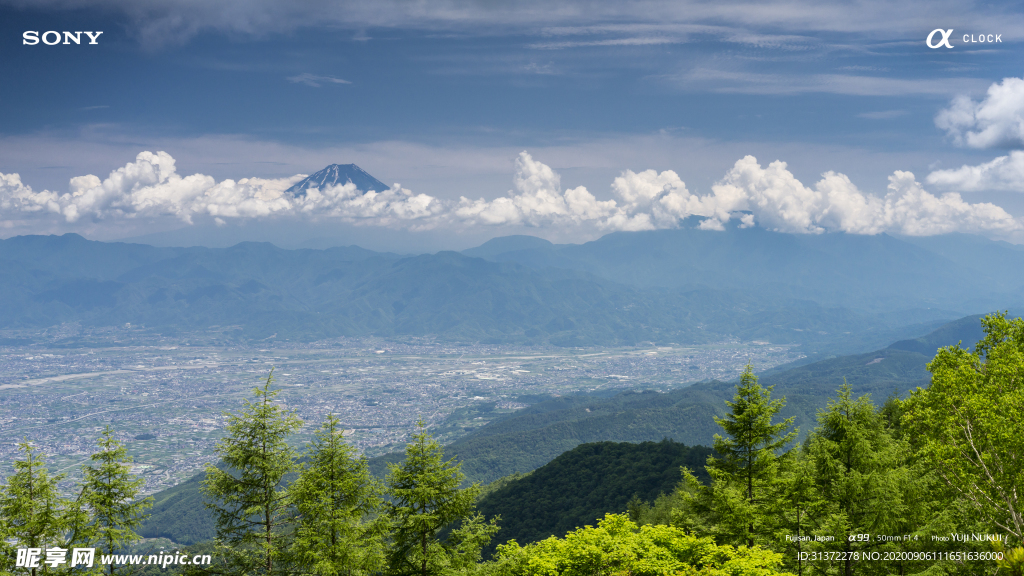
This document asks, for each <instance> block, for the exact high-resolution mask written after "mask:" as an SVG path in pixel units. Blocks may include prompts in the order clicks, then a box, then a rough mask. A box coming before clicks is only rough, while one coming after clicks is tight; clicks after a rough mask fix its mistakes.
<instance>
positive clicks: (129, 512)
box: [82, 426, 153, 574]
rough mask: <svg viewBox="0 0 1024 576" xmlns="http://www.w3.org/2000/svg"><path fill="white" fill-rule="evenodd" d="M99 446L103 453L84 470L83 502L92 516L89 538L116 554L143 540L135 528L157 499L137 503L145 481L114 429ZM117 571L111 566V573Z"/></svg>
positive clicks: (109, 429) (110, 552)
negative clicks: (137, 471)
mask: <svg viewBox="0 0 1024 576" xmlns="http://www.w3.org/2000/svg"><path fill="white" fill-rule="evenodd" d="M97 444H98V445H99V447H100V450H99V451H98V452H96V453H95V454H93V455H92V456H91V457H90V460H92V462H93V464H91V465H88V466H85V467H84V469H83V472H84V481H83V486H82V488H83V492H82V493H83V500H84V503H85V504H86V505H87V506H88V507H89V510H90V513H91V516H92V521H91V522H90V523H89V528H90V530H89V538H90V539H91V540H92V541H93V542H95V543H96V544H97V545H98V547H99V548H100V549H101V550H106V552H107V553H108V554H114V553H115V552H116V551H117V550H119V549H121V548H123V547H125V546H128V545H130V544H132V543H134V542H136V541H138V540H139V538H140V536H139V535H138V534H136V533H135V529H136V528H138V527H139V526H140V525H141V524H142V522H143V520H145V519H146V516H147V514H145V511H146V509H148V508H149V507H150V506H152V505H153V499H152V498H145V499H142V500H136V498H137V497H138V494H139V490H140V489H141V488H142V486H143V484H145V481H144V480H143V479H142V478H138V477H136V476H134V475H132V473H131V469H130V468H129V466H128V465H129V464H131V463H132V458H131V456H129V455H128V451H127V450H126V449H125V447H124V445H123V444H122V443H121V442H120V441H119V440H118V439H117V438H115V437H114V431H113V430H112V429H111V428H110V426H107V427H106V428H105V429H104V430H103V434H102V435H101V436H100V439H99V441H98V442H97ZM114 569H115V566H114V564H110V568H109V570H110V574H113V573H114Z"/></svg>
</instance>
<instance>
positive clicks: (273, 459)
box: [202, 370, 302, 575]
mask: <svg viewBox="0 0 1024 576" xmlns="http://www.w3.org/2000/svg"><path fill="white" fill-rule="evenodd" d="M273 380H274V376H273V370H271V373H270V375H268V376H267V381H266V383H265V384H264V385H263V386H262V387H257V388H254V389H253V398H252V399H251V400H246V401H245V404H244V406H243V407H242V410H241V412H240V413H239V414H230V413H228V414H226V415H227V416H228V425H227V435H226V436H225V437H224V438H223V439H221V440H220V442H218V443H217V447H216V452H217V454H218V455H219V456H220V458H221V462H222V463H223V467H218V466H214V465H209V466H207V467H206V478H205V479H204V480H203V483H202V491H203V494H204V495H205V496H206V498H207V502H206V506H207V507H208V508H210V509H211V510H212V511H213V513H214V520H215V522H216V525H217V540H218V543H219V544H220V545H221V546H223V547H224V550H223V551H224V554H225V557H226V558H227V560H228V562H229V564H230V566H231V567H230V568H229V570H231V571H235V572H237V573H238V574H265V575H270V574H275V573H280V572H281V571H282V568H283V567H282V566H280V565H279V563H276V561H277V560H278V559H279V558H281V557H282V555H283V552H284V551H285V550H286V546H287V543H286V542H285V541H284V539H285V536H286V533H287V528H288V526H287V524H288V522H289V514H288V511H289V506H290V502H289V497H288V492H287V490H286V488H285V484H284V481H285V476H286V475H287V474H288V473H290V472H292V471H294V470H295V456H296V454H295V451H294V450H293V449H292V448H291V447H289V446H288V444H287V442H286V439H287V437H288V435H289V434H291V433H293V432H295V431H296V430H298V429H299V428H300V427H301V426H302V421H301V420H299V419H298V418H297V417H296V416H295V415H294V413H293V412H292V411H290V410H287V409H285V408H282V407H281V406H279V405H278V404H276V403H275V402H274V398H275V397H276V396H277V393H278V391H277V390H271V389H270V385H271V383H272V382H273Z"/></svg>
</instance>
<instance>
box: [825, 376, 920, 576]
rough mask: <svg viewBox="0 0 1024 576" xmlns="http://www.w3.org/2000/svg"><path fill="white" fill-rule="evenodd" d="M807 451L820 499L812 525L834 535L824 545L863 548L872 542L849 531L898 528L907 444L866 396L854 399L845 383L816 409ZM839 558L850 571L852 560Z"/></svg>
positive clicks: (906, 482)
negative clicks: (900, 439) (824, 404)
mask: <svg viewBox="0 0 1024 576" xmlns="http://www.w3.org/2000/svg"><path fill="white" fill-rule="evenodd" d="M808 452H809V456H810V460H811V463H812V466H813V469H814V471H813V481H814V487H815V489H816V491H817V494H818V497H819V499H820V501H819V502H818V503H817V506H816V507H817V510H816V516H817V518H816V523H817V527H816V531H817V532H818V533H821V534H827V535H830V536H832V537H833V538H835V540H834V545H832V546H827V547H826V548H828V549H831V550H834V551H841V552H846V553H848V552H854V551H861V550H864V549H867V548H870V547H872V546H875V545H876V543H874V542H861V541H857V540H855V539H851V536H854V535H856V534H895V533H898V532H897V529H898V528H902V527H903V526H901V524H903V523H902V522H900V520H901V519H903V517H904V516H905V515H906V514H907V513H908V512H909V510H908V508H907V504H908V502H907V500H906V499H905V498H904V495H905V492H906V491H907V488H908V486H909V484H910V480H911V478H910V469H909V468H908V467H907V466H906V461H907V458H908V456H909V446H907V445H906V443H905V442H901V441H899V440H896V439H895V438H893V437H892V435H891V434H890V432H889V431H888V430H887V429H886V428H885V425H884V420H883V418H882V416H881V414H880V413H879V412H878V411H877V410H876V409H875V406H874V404H872V403H871V400H870V398H869V397H867V396H861V397H860V398H857V399H854V398H853V392H852V389H851V387H850V385H849V384H845V383H844V384H843V386H842V387H841V388H840V389H839V391H838V396H837V398H836V399H834V400H831V401H829V404H828V407H827V408H826V409H825V410H823V411H822V412H821V413H820V414H819V415H818V427H817V428H816V429H815V431H814V435H813V436H812V437H811V439H810V445H809V449H808ZM843 563H844V567H845V573H846V574H850V571H851V567H852V563H853V560H852V559H850V558H845V559H844V560H843Z"/></svg>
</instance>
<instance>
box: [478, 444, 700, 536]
mask: <svg viewBox="0 0 1024 576" xmlns="http://www.w3.org/2000/svg"><path fill="white" fill-rule="evenodd" d="M711 453H712V450H711V449H710V448H708V447H705V446H693V447H690V446H686V445H685V444H681V443H679V442H673V441H671V440H667V439H666V440H662V441H661V442H641V443H638V444H631V443H626V442H595V443H590V444H581V445H579V446H577V447H575V448H573V449H572V450H569V451H568V452H565V453H564V454H561V455H560V456H558V457H557V458H555V459H554V460H552V461H551V462H548V463H547V464H545V465H543V466H541V467H540V468H538V469H536V470H534V471H533V472H531V473H530V474H529V475H527V476H525V477H522V478H518V479H514V480H511V481H509V482H508V483H507V484H505V485H504V486H502V487H501V488H498V489H497V490H494V491H493V492H490V493H488V494H486V495H485V496H484V497H483V498H482V499H481V500H480V501H479V502H478V503H477V510H479V511H480V512H481V513H482V514H484V515H485V516H488V517H490V516H498V515H500V516H501V523H500V526H501V529H500V530H499V531H498V532H497V534H496V535H495V540H494V541H495V542H498V543H500V542H505V541H507V540H510V539H514V540H515V541H516V542H519V543H520V544H526V543H528V542H536V541H538V540H543V539H544V538H547V537H548V536H561V535H563V534H565V533H566V532H569V531H571V530H573V529H575V528H576V527H578V526H584V525H588V524H589V525H591V526H596V525H597V521H598V520H600V519H601V518H604V515H605V514H606V513H608V512H626V505H627V503H628V502H629V501H630V500H631V499H633V498H639V499H641V500H646V501H652V500H654V499H655V498H657V497H658V496H659V495H661V494H669V493H671V492H672V491H674V490H675V488H676V486H677V485H678V484H679V482H680V478H681V475H680V473H679V469H680V467H682V466H686V467H687V468H690V469H692V470H695V471H696V472H697V475H698V477H699V478H702V479H704V480H705V481H707V479H708V476H707V474H706V473H705V472H704V463H705V462H706V461H707V458H708V456H709V455H710V454H711Z"/></svg>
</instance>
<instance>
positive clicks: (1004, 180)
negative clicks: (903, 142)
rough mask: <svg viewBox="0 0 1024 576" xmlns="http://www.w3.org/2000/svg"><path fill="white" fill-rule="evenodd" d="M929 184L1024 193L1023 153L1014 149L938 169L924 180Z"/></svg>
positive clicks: (963, 188)
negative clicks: (978, 161) (980, 161)
mask: <svg viewBox="0 0 1024 576" xmlns="http://www.w3.org/2000/svg"><path fill="white" fill-rule="evenodd" d="M925 180H926V181H927V182H928V183H929V184H936V185H938V186H943V187H946V188H955V189H957V190H960V191H963V192H977V191H980V190H1009V191H1013V192H1024V152H1022V151H1020V150H1014V151H1013V152H1010V153H1009V154H1008V155H1006V156H1000V157H998V158H996V159H994V160H992V161H991V162H986V163H984V164H979V165H977V166H970V165H967V164H964V165H963V166H961V167H959V168H954V169H950V170H936V171H935V172H932V173H931V174H929V175H928V177H927V178H926V179H925Z"/></svg>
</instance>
